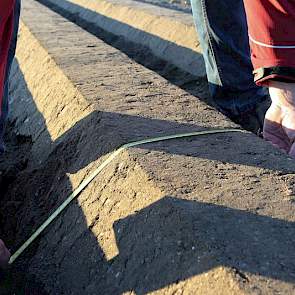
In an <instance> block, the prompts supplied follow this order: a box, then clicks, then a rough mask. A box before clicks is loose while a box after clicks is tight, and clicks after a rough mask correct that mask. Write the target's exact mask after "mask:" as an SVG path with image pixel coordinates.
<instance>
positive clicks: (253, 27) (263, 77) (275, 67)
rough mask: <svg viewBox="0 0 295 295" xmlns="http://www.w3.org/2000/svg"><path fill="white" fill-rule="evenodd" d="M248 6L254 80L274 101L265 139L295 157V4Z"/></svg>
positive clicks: (277, 1)
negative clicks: (265, 89)
mask: <svg viewBox="0 0 295 295" xmlns="http://www.w3.org/2000/svg"><path fill="white" fill-rule="evenodd" d="M245 7H246V12H247V19H248V24H249V39H250V45H251V51H252V55H251V56H252V62H253V65H254V69H255V71H254V75H255V76H254V77H255V81H256V83H257V84H258V85H263V86H267V87H269V92H270V97H271V100H272V104H271V106H270V108H269V110H268V111H267V113H266V116H265V123H264V130H263V136H264V138H265V139H266V140H268V141H270V142H271V143H272V144H273V145H275V146H277V147H279V148H280V149H282V150H284V151H285V152H287V153H289V154H290V155H291V156H293V157H295V144H294V142H295V60H294V56H295V31H294V25H295V3H294V2H293V1H288V0H259V1H258V0H245Z"/></svg>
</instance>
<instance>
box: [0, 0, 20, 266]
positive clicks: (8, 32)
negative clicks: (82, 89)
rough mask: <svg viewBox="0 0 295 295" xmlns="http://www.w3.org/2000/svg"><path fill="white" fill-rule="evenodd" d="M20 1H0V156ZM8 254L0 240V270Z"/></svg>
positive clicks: (6, 261)
mask: <svg viewBox="0 0 295 295" xmlns="http://www.w3.org/2000/svg"><path fill="white" fill-rule="evenodd" d="M20 5H21V3H20V0H1V1H0V155H1V154H3V152H4V142H3V135H4V129H5V123H6V120H7V116H8V106H9V102H8V99H9V93H8V91H9V73H10V68H11V64H12V61H13V58H14V55H15V48H16V41H17V32H18V25H19V16H20ZM9 258H10V252H9V250H8V249H7V248H6V246H5V244H4V242H3V240H1V239H0V268H4V267H5V266H7V263H8V261H9Z"/></svg>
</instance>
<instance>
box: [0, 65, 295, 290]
mask: <svg viewBox="0 0 295 295" xmlns="http://www.w3.org/2000/svg"><path fill="white" fill-rule="evenodd" d="M12 80H13V83H12V93H13V97H14V102H13V104H12V106H13V105H14V104H19V105H18V107H15V109H16V111H15V113H14V114H13V115H12V116H11V119H12V121H13V122H14V124H16V125H18V124H19V126H22V125H23V124H24V122H25V120H27V119H28V118H29V119H32V118H34V120H33V121H35V122H36V121H38V122H40V124H38V126H30V128H38V130H36V129H35V130H34V131H32V129H29V130H31V131H30V132H32V133H33V134H38V136H37V137H35V138H33V142H34V143H35V144H36V146H37V147H38V149H37V150H36V148H35V149H32V153H33V154H31V158H32V159H34V163H29V165H28V168H27V169H26V170H24V171H23V172H22V173H21V174H20V175H19V177H18V178H17V179H16V181H15V182H14V183H12V184H11V185H10V187H9V191H8V193H7V195H6V196H5V198H4V199H2V200H1V208H2V212H3V213H5V214H4V216H3V218H2V220H1V231H2V232H1V237H3V238H4V239H5V240H7V242H8V245H9V246H10V247H11V248H12V249H13V250H16V249H17V247H18V246H20V245H21V244H22V243H23V242H24V241H25V240H26V239H27V238H28V237H29V236H30V235H31V234H32V232H33V231H34V230H36V228H37V227H38V226H39V225H40V224H41V223H42V222H43V221H44V220H45V219H46V218H47V217H48V216H49V215H50V213H51V212H53V210H54V209H56V208H57V206H58V205H59V204H61V202H62V201H63V200H65V198H66V197H67V196H68V195H69V194H70V193H71V192H72V191H73V189H74V187H73V186H72V183H73V182H74V183H78V182H79V181H80V180H82V179H83V178H81V179H79V180H78V181H77V180H76V181H75V178H73V175H75V174H78V175H80V176H81V174H79V172H80V173H82V174H83V173H84V176H85V174H86V170H85V169H88V170H87V172H88V173H89V170H91V169H93V168H94V167H95V166H94V164H96V165H98V164H99V163H101V161H102V159H104V158H105V155H106V154H108V153H109V152H111V151H113V150H114V149H116V148H117V147H119V146H120V145H122V144H123V143H126V142H130V141H134V140H138V139H142V138H146V137H153V136H155V135H156V136H160V135H167V134H173V133H180V132H190V131H196V130H201V129H202V130H204V129H206V128H204V127H200V126H196V125H193V124H191V125H190V124H179V123H177V122H170V121H161V120H154V119H150V118H142V117H139V116H130V115H124V114H118V113H107V112H99V111H97V112H96V111H94V112H92V113H90V114H89V115H88V116H86V117H85V118H84V119H82V120H80V121H79V122H77V123H76V124H75V125H74V126H73V127H72V128H71V129H70V130H68V131H67V132H66V133H65V134H63V135H62V136H61V137H60V138H58V139H57V140H55V141H52V139H51V137H50V135H49V132H48V131H47V128H46V123H45V120H44V118H43V117H42V114H41V113H40V112H39V111H38V109H37V107H36V106H35V104H34V100H33V98H32V96H31V94H30V91H29V89H28V87H27V86H26V82H25V79H24V77H23V74H22V72H21V70H20V69H19V66H18V64H17V63H16V64H15V65H14V68H13V79H12ZM20 105H21V106H22V107H23V110H24V111H23V112H18V111H17V110H20V109H22V107H20ZM36 118H37V119H36ZM131 131H132V132H131ZM30 132H28V134H29V133H30ZM250 137H251V142H249V138H250ZM255 140H259V139H255ZM255 140H253V136H252V135H249V134H243V135H242V134H226V135H219V142H216V137H215V138H214V139H213V137H207V138H205V139H202V140H201V139H189V140H180V141H179V145H177V146H176V145H175V144H171V145H170V144H168V143H157V144H149V145H147V146H141V147H140V148H141V149H146V150H148V151H152V150H156V151H162V152H163V153H166V154H177V155H188V156H191V157H192V156H193V157H200V158H204V159H209V160H217V161H221V162H226V163H233V164H242V165H249V166H254V167H260V168H266V169H269V170H275V171H280V172H283V173H290V172H291V171H293V170H294V169H293V167H292V165H291V164H290V161H289V160H288V159H287V157H285V156H283V155H280V153H279V152H277V153H276V152H275V153H274V154H273V157H274V159H275V158H276V157H277V158H280V160H281V161H271V159H268V160H267V161H260V160H259V159H258V160H257V157H249V153H250V154H251V152H253V151H255V152H256V153H258V154H259V153H262V151H260V150H259V149H260V148H259V147H258V150H257V148H256V147H255V142H254V143H253V141H255ZM220 142H223V143H224V145H225V148H224V149H223V151H222V152H221V153H216V152H215V153H213V152H212V153H211V152H210V151H213V150H216V148H217V147H218V146H220ZM237 142H238V144H239V145H240V146H239V147H237V152H236V154H235V153H233V151H232V149H230V148H227V147H226V145H228V146H230V145H232V144H236V143H237ZM174 143H175V142H174ZM194 145H196V147H197V148H196V149H191V146H194ZM179 146H180V147H181V148H179ZM188 146H190V148H189V149H188V148H187V147H188ZM205 147H206V149H205ZM210 148H211V150H210ZM255 148H256V149H255ZM264 148H265V146H263V147H262V148H261V149H264ZM239 149H240V150H239ZM270 149H271V148H270ZM243 151H244V152H243ZM37 158H40V159H41V161H40V163H38V161H36V159H37ZM258 158H259V157H258ZM92 164H93V165H92ZM83 169H84V170H83ZM292 169H293V170H292ZM131 170H132V169H131ZM81 171H82V172H81ZM113 172H114V173H117V172H118V171H117V170H116V169H115V170H113ZM120 173H121V172H120ZM134 173H136V172H134ZM123 174H124V173H123ZM130 174H132V172H130ZM69 175H71V176H69ZM103 175H104V176H105V177H106V178H108V180H103V179H101V178H99V179H98V180H95V181H94V184H92V185H90V188H89V190H87V191H86V194H87V196H86V194H85V195H84V196H82V197H81V199H80V200H79V201H74V202H73V203H72V204H71V205H70V206H69V208H67V209H66V210H65V212H64V213H63V214H62V215H61V216H60V217H59V218H58V219H57V220H56V221H55V222H54V223H53V224H52V225H51V226H50V227H49V228H48V229H47V230H46V231H45V232H44V233H43V234H42V237H41V238H40V239H38V241H36V242H35V243H34V244H33V245H32V246H31V247H30V248H29V249H28V250H27V251H26V252H25V253H24V254H23V256H21V257H20V258H19V259H18V260H17V261H16V263H15V265H14V268H15V269H17V270H18V275H17V277H18V278H19V275H20V272H23V275H24V276H25V279H23V278H22V277H20V278H19V279H15V280H16V281H18V280H19V283H18V284H17V285H16V286H17V287H16V288H18V292H19V290H25V289H26V290H28V288H29V290H32V288H33V287H32V285H29V286H26V283H25V282H26V281H28V280H27V278H28V277H29V278H31V276H34V277H35V278H36V280H37V281H40V282H42V284H43V285H44V288H45V290H47V291H48V292H49V293H51V294H121V293H123V292H127V291H134V292H135V293H137V294H145V293H148V292H150V291H153V290H159V289H161V288H164V287H166V286H168V285H170V284H173V283H177V282H178V281H181V280H185V279H187V278H190V277H193V276H195V275H198V274H202V273H205V272H208V271H209V270H212V269H214V268H215V267H217V266H226V267H230V268H235V269H237V270H239V272H241V276H242V277H243V279H244V280H247V274H250V275H253V274H259V275H260V276H263V277H265V278H271V279H274V280H280V281H284V282H287V283H291V284H294V282H295V265H294V264H295V259H294V258H295V257H294V253H295V251H294V250H295V246H294V237H295V227H294V224H293V223H292V222H287V221H284V220H279V219H275V218H271V217H267V216H265V217H263V216H259V215H256V214H253V213H247V212H245V211H239V210H236V209H231V208H227V207H222V206H218V205H213V204H206V203H201V202H197V201H187V200H181V199H178V198H176V197H174V196H167V197H164V198H160V197H159V196H153V195H152V194H153V193H152V192H151V191H149V190H147V192H146V193H147V194H149V192H151V196H148V197H150V198H149V201H147V202H145V201H143V200H144V198H143V199H142V200H140V202H139V205H138V208H139V209H138V210H132V209H134V208H133V207H132V206H131V205H132V204H133V203H132V202H134V200H132V198H131V197H130V195H129V192H126V193H124V191H120V187H119V188H118V191H116V190H113V191H111V190H110V191H108V181H109V183H111V179H112V176H108V172H106V174H103ZM119 175H120V174H119ZM126 175H128V174H126ZM126 175H125V176H124V177H125V178H126V177H127V176H126ZM74 177H75V176H74ZM124 177H123V178H124ZM128 177H129V176H128ZM78 178H79V177H78ZM135 179H136V178H135ZM135 181H136V180H135ZM112 185H114V184H112ZM118 186H119V182H118ZM127 191H128V187H127ZM105 195H107V196H105ZM134 196H135V197H134ZM134 196H133V197H134V198H135V199H136V193H135V195H134ZM137 198H140V197H139V196H138V197H137ZM87 199H90V200H91V202H90V203H89V204H88V205H87V206H88V207H89V208H90V209H89V208H88V207H87V208H88V209H87V208H85V206H84V203H87ZM96 202H97V203H96ZM124 202H126V204H125V206H124V207H122V208H121V207H120V206H121V205H120V204H122V206H123V205H124ZM109 203H111V204H109ZM93 204H94V207H92V206H93ZM95 204H97V205H95ZM114 204H115V205H114ZM116 204H117V205H116ZM113 206H117V207H116V210H118V211H120V210H125V211H126V210H127V211H126V212H127V213H126V214H127V215H126V216H127V217H123V218H121V217H118V218H117V220H116V219H115V220H116V221H115V223H114V225H113V229H114V235H115V241H114V242H115V244H116V245H115V246H114V245H113V247H114V248H116V247H117V250H112V251H111V252H112V253H111V254H112V255H107V254H106V253H105V250H106V248H105V245H102V244H104V243H105V244H106V245H112V237H111V235H110V236H106V237H103V236H102V234H103V232H102V229H103V226H104V222H107V220H112V218H114V216H116V214H114V215H113V216H111V215H112V214H113V213H112V212H113V210H114V207H113ZM129 206H130V207H129ZM86 209H87V210H88V211H87V210H86ZM85 210H86V211H87V213H85ZM89 210H90V211H89ZM93 210H94V211H93ZM128 212H135V213H133V214H132V215H128V214H130V213H128ZM123 215H124V214H123ZM118 216H120V215H118ZM90 221H91V222H90ZM106 232H107V231H106ZM107 234H108V235H109V234H110V233H109V232H107ZM108 240H109V241H108ZM116 253H117V254H116ZM242 272H245V274H242ZM29 282H31V279H29ZM24 292H25V291H24ZM38 292H39V294H40V292H41V291H40V290H39V291H38ZM17 294H24V293H22V291H21V292H19V293H17Z"/></svg>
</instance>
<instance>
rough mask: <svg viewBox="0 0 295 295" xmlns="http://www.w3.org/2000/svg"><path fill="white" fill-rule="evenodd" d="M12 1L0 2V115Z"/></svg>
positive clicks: (10, 30)
mask: <svg viewBox="0 0 295 295" xmlns="http://www.w3.org/2000/svg"><path fill="white" fill-rule="evenodd" d="M14 4H15V1H14V0H0V114H1V106H2V99H3V88H4V79H5V73H6V66H7V58H8V51H9V46H10V41H11V36H12V31H13V10H14Z"/></svg>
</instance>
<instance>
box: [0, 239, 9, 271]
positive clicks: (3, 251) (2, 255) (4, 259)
mask: <svg viewBox="0 0 295 295" xmlns="http://www.w3.org/2000/svg"><path fill="white" fill-rule="evenodd" d="M9 259H10V252H9V250H8V249H7V248H6V246H5V244H4V242H3V241H2V240H1V239H0V268H5V267H7V266H8V261H9Z"/></svg>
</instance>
